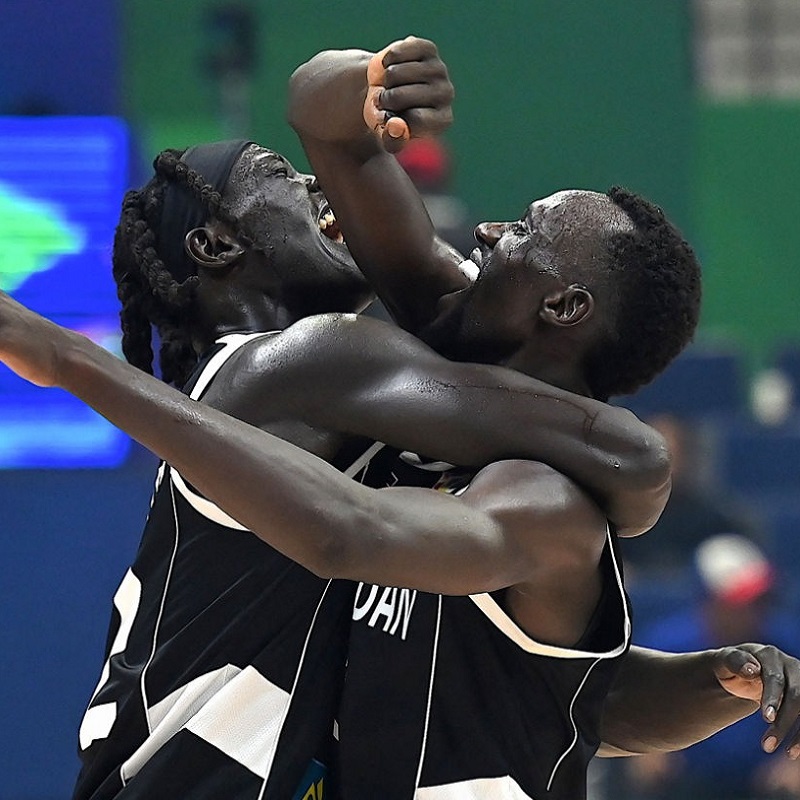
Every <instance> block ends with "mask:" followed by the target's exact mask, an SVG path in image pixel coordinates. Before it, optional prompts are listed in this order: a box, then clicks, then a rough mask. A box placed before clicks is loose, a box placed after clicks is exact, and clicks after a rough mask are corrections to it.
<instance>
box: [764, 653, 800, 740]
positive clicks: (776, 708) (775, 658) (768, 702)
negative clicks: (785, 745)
mask: <svg viewBox="0 0 800 800" xmlns="http://www.w3.org/2000/svg"><path fill="white" fill-rule="evenodd" d="M758 660H759V662H760V663H761V681H762V684H763V688H762V690H761V716H762V717H763V718H764V719H765V720H766V721H767V722H773V723H774V722H776V721H777V720H778V719H780V720H781V723H780V729H781V730H782V736H781V737H780V738H783V735H785V734H786V733H787V732H788V730H789V728H790V727H791V724H793V723H794V720H795V719H796V717H797V710H798V709H797V708H794V710H792V709H790V708H789V706H790V705H791V704H786V707H784V708H782V706H783V699H784V689H785V687H786V674H785V671H784V662H785V656H784V655H783V653H781V651H780V650H778V649H777V648H775V647H763V648H761V649H760V650H759V651H758ZM787 712H788V713H789V714H793V718H792V720H791V724H788V722H789V721H788V718H787Z"/></svg>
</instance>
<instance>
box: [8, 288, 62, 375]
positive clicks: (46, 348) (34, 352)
mask: <svg viewBox="0 0 800 800" xmlns="http://www.w3.org/2000/svg"><path fill="white" fill-rule="evenodd" d="M66 333H67V332H66V331H65V330H64V329H63V328H59V327H58V326H57V325H54V324H53V323H52V322H49V321H48V320H46V319H45V318H44V317H40V316H39V315H38V314H36V313H35V312H34V311H31V310H30V309H28V308H25V306H23V305H21V304H20V303H18V302H17V301H16V300H14V299H13V298H12V297H10V296H9V295H7V294H6V293H5V292H0V362H2V363H4V364H5V365H6V366H8V367H9V368H10V369H12V370H13V371H14V372H16V373H17V375H19V376H20V377H22V378H25V380H27V381H30V382H31V383H35V384H36V385H37V386H56V385H57V379H56V376H57V374H58V368H57V365H58V363H59V361H58V357H57V352H56V346H55V342H56V341H57V339H58V338H59V337H61V336H63V335H65V334H66Z"/></svg>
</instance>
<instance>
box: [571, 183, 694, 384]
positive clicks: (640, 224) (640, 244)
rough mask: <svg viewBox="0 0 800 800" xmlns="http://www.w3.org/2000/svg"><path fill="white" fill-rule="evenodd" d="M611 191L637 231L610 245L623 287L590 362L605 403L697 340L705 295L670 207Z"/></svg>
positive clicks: (623, 191) (590, 376) (641, 381)
mask: <svg viewBox="0 0 800 800" xmlns="http://www.w3.org/2000/svg"><path fill="white" fill-rule="evenodd" d="M606 194H607V195H608V197H609V198H610V199H611V201H612V202H613V203H614V204H615V205H616V206H617V207H618V208H620V209H621V210H622V211H624V212H625V213H626V214H627V215H628V217H629V218H630V219H631V221H632V222H633V226H634V229H633V231H630V230H629V231H625V232H616V233H613V234H611V235H610V236H609V237H608V239H607V242H606V244H607V247H608V251H609V254H610V257H611V258H610V270H611V273H612V277H613V278H614V279H615V281H616V287H617V289H618V306H617V309H616V312H617V313H616V315H615V316H616V319H615V324H614V326H613V327H614V331H613V332H612V334H611V335H610V336H609V337H607V338H606V339H605V340H604V341H602V342H601V343H600V344H598V345H597V346H595V347H594V348H593V349H592V350H591V351H590V352H589V354H588V355H587V357H586V360H585V362H584V368H585V370H586V376H587V380H588V382H589V386H590V388H591V390H592V393H593V394H594V396H595V397H597V398H599V399H602V400H607V399H608V398H609V397H612V396H615V395H622V394H631V393H633V392H635V391H636V390H637V389H638V388H640V387H641V386H644V385H645V384H647V383H649V382H650V381H652V380H653V378H655V377H656V375H658V374H659V373H660V372H662V371H663V370H664V369H665V368H666V366H667V365H668V364H669V363H670V362H671V361H672V360H673V359H674V358H675V356H677V355H678V353H680V352H681V350H683V348H684V347H685V346H686V345H687V344H688V343H689V342H690V341H691V340H692V338H693V337H694V333H695V329H696V328H697V323H698V320H699V318H700V300H701V269H700V263H699V262H698V260H697V256H696V255H695V253H694V250H693V249H692V247H691V246H690V245H689V244H688V243H687V242H686V241H685V239H684V238H683V235H682V234H681V232H680V231H679V230H678V229H677V228H676V227H675V226H674V225H673V224H672V223H671V222H670V221H669V220H668V219H667V218H666V217H665V215H664V212H663V211H662V210H661V209H660V208H659V207H658V206H656V205H654V204H653V203H651V202H649V201H648V200H645V199H644V198H643V197H641V196H640V195H638V194H635V193H634V192H631V191H629V190H627V189H624V188H622V187H619V186H615V187H612V188H611V189H609V191H608V192H607V193H606Z"/></svg>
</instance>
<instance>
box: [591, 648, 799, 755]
mask: <svg viewBox="0 0 800 800" xmlns="http://www.w3.org/2000/svg"><path fill="white" fill-rule="evenodd" d="M759 708H760V709H761V712H762V715H763V717H764V719H765V720H766V721H767V723H768V724H769V725H768V727H767V729H766V731H765V733H764V735H763V737H762V746H763V748H764V749H765V750H767V751H768V752H772V751H773V750H775V749H776V748H777V747H778V745H779V744H780V743H781V742H782V741H783V740H784V739H785V738H786V737H787V735H788V734H790V732H791V730H792V728H793V726H794V725H795V724H796V722H797V717H798V713H800V662H798V660H797V659H795V658H793V657H792V656H789V655H787V654H785V653H783V652H781V651H780V650H778V649H777V648H775V647H772V646H768V645H760V644H742V645H738V646H735V647H723V648H719V649H716V650H703V651H701V652H697V653H680V654H678V653H664V652H661V651H658V650H649V649H647V648H642V647H632V648H631V650H630V652H629V653H628V655H627V656H626V657H625V659H624V660H623V664H622V668H621V670H620V673H619V675H618V676H617V679H616V681H615V683H614V686H613V688H612V690H611V692H610V694H609V696H608V699H607V701H606V706H605V711H604V715H603V722H602V725H601V732H600V733H601V739H602V742H603V743H602V744H601V746H600V750H599V753H598V754H599V755H601V756H609V757H611V756H624V755H637V754H642V753H649V752H668V751H672V750H680V749H683V748H685V747H689V746H690V745H692V744H695V743H696V742H699V741H701V740H703V739H706V738H708V737H709V736H711V735H712V734H714V733H716V732H717V731H719V730H722V728H726V727H727V726H729V725H732V724H733V723H734V722H737V721H738V720H740V719H742V718H743V717H746V716H748V715H749V714H752V713H754V712H755V711H756V710H758V709H759ZM799 742H800V735H798V734H797V733H795V735H794V736H791V737H790V739H788V740H787V741H786V742H785V746H786V747H787V748H794V747H798V743H799ZM793 755H794V756H796V755H797V754H796V753H793Z"/></svg>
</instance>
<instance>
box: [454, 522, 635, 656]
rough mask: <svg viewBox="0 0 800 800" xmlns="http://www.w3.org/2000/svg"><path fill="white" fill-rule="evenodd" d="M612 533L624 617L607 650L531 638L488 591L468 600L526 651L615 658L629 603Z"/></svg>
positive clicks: (626, 632)
mask: <svg viewBox="0 0 800 800" xmlns="http://www.w3.org/2000/svg"><path fill="white" fill-rule="evenodd" d="M612 535H613V534H612V533H611V531H610V530H608V529H607V531H606V538H607V541H608V547H609V548H611V558H612V563H613V565H614V576H615V578H616V583H617V590H618V591H619V600H620V602H621V603H622V608H623V609H624V614H625V619H624V624H623V632H622V641H620V643H619V644H618V645H617V646H616V647H615V648H613V649H612V650H607V651H606V652H595V651H592V650H576V649H574V648H571V647H559V646H558V645H553V644H546V643H544V642H539V641H537V640H536V639H532V638H531V637H530V636H528V634H527V633H525V631H523V630H522V628H520V627H519V626H518V625H517V623H516V622H514V620H513V619H511V617H509V616H508V614H506V612H505V611H503V609H502V608H500V606H499V605H498V604H497V601H496V600H495V599H494V598H493V597H492V596H491V595H489V594H485V593H484V594H472V595H470V596H469V597H470V600H472V602H473V603H475V605H476V606H477V607H478V608H479V609H480V610H481V611H482V612H483V613H484V614H485V615H486V616H487V617H488V618H489V620H490V622H492V623H493V624H494V626H495V627H496V628H497V629H498V630H500V631H501V632H502V633H504V634H505V635H506V636H507V637H508V638H509V639H511V641H513V642H514V643H515V644H516V645H517V646H518V647H520V648H521V649H522V650H524V651H525V652H526V653H535V654H536V655H540V656H547V657H549V658H599V659H606V658H615V657H616V656H618V655H621V654H622V653H623V652H625V648H626V647H627V646H628V642H629V640H630V636H631V620H630V615H629V613H628V604H627V603H626V602H625V590H624V588H623V585H622V575H621V573H620V570H619V565H618V564H617V558H616V555H615V554H614V549H613V547H612V546H611V536H612Z"/></svg>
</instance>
